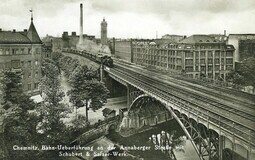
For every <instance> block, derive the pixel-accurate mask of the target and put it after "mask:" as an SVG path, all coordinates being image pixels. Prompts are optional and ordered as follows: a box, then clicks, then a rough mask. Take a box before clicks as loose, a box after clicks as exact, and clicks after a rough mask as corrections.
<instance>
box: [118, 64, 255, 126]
mask: <svg viewBox="0 0 255 160" xmlns="http://www.w3.org/2000/svg"><path fill="white" fill-rule="evenodd" d="M118 67H120V68H122V69H125V70H132V71H133V72H134V73H133V74H136V75H141V74H143V72H140V73H139V72H138V70H133V69H132V68H130V66H128V69H127V68H125V67H123V65H121V66H118ZM143 75H144V74H143ZM160 78H161V77H160ZM150 79H152V77H151V78H150ZM150 79H149V80H150ZM158 79H159V78H158ZM161 79H163V78H161ZM147 80H148V78H147ZM165 80H169V79H165ZM170 81H171V82H173V83H172V85H177V84H178V85H179V86H178V87H180V88H183V89H184V90H186V92H192V94H199V95H201V96H203V97H206V98H207V99H206V100H210V101H211V102H213V103H214V105H219V107H221V108H222V109H224V110H228V111H230V112H232V113H237V114H238V115H240V116H242V117H244V118H247V119H250V120H253V121H255V106H254V103H248V102H246V103H243V102H241V103H240V101H239V100H237V99H236V97H231V98H230V97H225V96H222V95H219V94H217V93H215V92H210V91H208V90H206V88H205V87H202V88H201V87H200V86H198V85H192V84H190V83H186V82H183V81H180V80H176V79H174V78H171V79H170ZM169 83H170V82H169ZM163 85H166V84H163ZM254 98H255V97H254ZM202 101H204V102H206V103H207V101H205V100H204V99H202ZM222 101H224V103H222ZM229 106H232V107H229ZM240 106H241V108H240Z"/></svg>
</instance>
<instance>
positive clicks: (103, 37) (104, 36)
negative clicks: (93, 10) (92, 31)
mask: <svg viewBox="0 0 255 160" xmlns="http://www.w3.org/2000/svg"><path fill="white" fill-rule="evenodd" d="M101 43H102V44H103V45H107V22H106V21H105V19H103V21H102V22H101Z"/></svg>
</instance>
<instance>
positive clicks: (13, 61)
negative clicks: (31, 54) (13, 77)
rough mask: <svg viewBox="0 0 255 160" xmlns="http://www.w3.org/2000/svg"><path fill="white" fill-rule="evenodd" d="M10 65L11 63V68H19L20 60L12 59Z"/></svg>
mask: <svg viewBox="0 0 255 160" xmlns="http://www.w3.org/2000/svg"><path fill="white" fill-rule="evenodd" d="M11 65H12V68H14V69H17V68H20V61H19V60H12V61H11Z"/></svg>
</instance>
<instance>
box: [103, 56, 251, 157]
mask: <svg viewBox="0 0 255 160" xmlns="http://www.w3.org/2000/svg"><path fill="white" fill-rule="evenodd" d="M100 68H101V69H103V71H101V72H100V73H101V74H104V76H109V77H111V78H112V79H114V80H116V81H117V82H119V83H121V84H123V85H124V86H126V89H127V99H128V105H130V108H129V110H131V109H132V103H133V102H134V101H137V100H138V99H139V98H145V97H151V98H154V99H155V100H157V101H159V102H161V103H162V104H163V105H164V106H165V107H166V109H167V110H168V111H169V112H170V113H171V115H172V116H173V117H174V118H175V119H176V120H177V121H178V123H179V124H180V126H181V127H182V128H183V130H184V132H185V133H186V135H187V136H188V138H189V139H190V140H191V142H192V144H193V146H194V148H195V150H196V151H197V153H198V155H199V156H200V159H201V160H207V159H208V160H214V159H215V160H223V156H224V160H232V159H234V156H233V153H237V154H238V155H241V157H243V159H247V160H253V159H255V95H251V94H248V93H245V92H240V91H236V90H233V89H229V88H223V87H218V86H215V85H212V84H209V83H208V84H203V83H201V82H199V81H198V80H192V79H186V78H184V77H181V76H176V75H171V76H169V75H167V74H163V73H161V72H155V71H149V70H147V69H145V68H144V67H139V66H136V65H134V64H130V63H125V62H121V61H118V60H114V67H113V68H108V67H100ZM101 77H103V76H102V75H101ZM141 95H143V96H141Z"/></svg>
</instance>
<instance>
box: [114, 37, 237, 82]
mask: <svg viewBox="0 0 255 160" xmlns="http://www.w3.org/2000/svg"><path fill="white" fill-rule="evenodd" d="M115 45H116V44H115ZM234 50H235V49H234V46H233V45H226V43H225V42H222V41H219V40H216V39H215V38H213V37H211V36H208V35H192V36H190V37H188V38H185V39H183V40H181V41H180V42H178V43H176V42H173V43H168V44H166V43H163V44H157V43H156V42H155V41H144V42H143V41H133V42H132V54H133V56H132V57H133V62H134V63H136V64H140V65H145V66H153V67H155V68H159V69H165V70H172V71H178V72H180V73H186V74H187V75H189V76H190V77H194V78H195V77H201V76H203V77H206V78H211V79H214V80H215V79H219V78H222V79H226V74H227V73H228V72H229V71H231V70H233V69H234V68H235V63H234V55H233V54H234Z"/></svg>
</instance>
